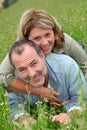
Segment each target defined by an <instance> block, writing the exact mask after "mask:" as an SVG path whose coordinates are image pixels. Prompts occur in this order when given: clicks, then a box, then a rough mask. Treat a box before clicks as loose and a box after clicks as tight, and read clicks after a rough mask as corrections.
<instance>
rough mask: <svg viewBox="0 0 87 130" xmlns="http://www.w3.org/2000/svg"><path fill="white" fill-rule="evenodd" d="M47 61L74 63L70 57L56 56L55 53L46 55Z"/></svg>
mask: <svg viewBox="0 0 87 130" xmlns="http://www.w3.org/2000/svg"><path fill="white" fill-rule="evenodd" d="M46 59H47V60H54V59H56V60H61V61H74V60H73V59H72V58H71V57H70V56H68V55H65V54H56V53H52V52H51V53H49V54H48V55H46Z"/></svg>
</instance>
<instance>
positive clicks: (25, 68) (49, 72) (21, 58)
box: [8, 40, 87, 124]
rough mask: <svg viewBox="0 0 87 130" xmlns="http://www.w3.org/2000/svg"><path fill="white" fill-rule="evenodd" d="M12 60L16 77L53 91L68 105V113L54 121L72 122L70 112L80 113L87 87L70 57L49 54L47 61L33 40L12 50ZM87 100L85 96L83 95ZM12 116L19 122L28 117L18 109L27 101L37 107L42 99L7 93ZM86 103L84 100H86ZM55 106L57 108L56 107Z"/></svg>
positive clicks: (66, 107) (20, 42) (18, 42)
mask: <svg viewBox="0 0 87 130" xmlns="http://www.w3.org/2000/svg"><path fill="white" fill-rule="evenodd" d="M9 58H10V62H11V64H12V66H13V67H14V70H15V71H16V75H17V76H18V77H20V78H21V79H22V80H24V81H25V82H26V86H25V87H27V83H30V84H31V85H33V86H34V87H42V86H45V87H51V88H53V89H54V90H55V91H57V92H58V93H59V95H58V96H57V98H59V99H60V100H62V101H63V102H66V101H67V100H70V102H68V103H67V104H66V103H65V104H64V108H65V109H66V111H67V112H68V113H61V114H59V115H55V116H54V117H53V119H52V121H58V122H60V123H62V124H65V123H68V122H69V121H70V115H69V112H71V111H72V110H80V109H81V106H80V103H79V97H81V90H82V89H84V90H85V91H84V94H85V93H86V94H87V86H86V81H85V78H84V75H83V74H82V72H81V70H80V68H79V66H78V65H77V64H76V62H75V61H74V60H73V59H71V58H70V57H69V56H66V55H63V54H60V55H59V54H54V53H50V54H48V55H46V59H45V56H44V54H43V53H42V51H41V49H40V48H39V47H38V46H37V45H36V44H35V43H34V42H32V41H31V40H20V41H17V42H15V43H14V45H13V46H12V48H11V50H10V53H9ZM84 96H85V95H84ZM8 97H9V101H10V108H11V115H12V117H13V118H14V119H15V120H17V119H18V118H21V117H22V116H23V115H26V113H27V110H26V109H24V110H23V109H22V108H19V104H22V105H24V102H25V101H27V102H29V103H30V105H33V104H35V103H36V102H37V101H38V100H39V97H38V96H35V95H31V94H30V98H28V94H21V93H16V92H12V93H8ZM83 102H84V100H83ZM55 105H56V104H55Z"/></svg>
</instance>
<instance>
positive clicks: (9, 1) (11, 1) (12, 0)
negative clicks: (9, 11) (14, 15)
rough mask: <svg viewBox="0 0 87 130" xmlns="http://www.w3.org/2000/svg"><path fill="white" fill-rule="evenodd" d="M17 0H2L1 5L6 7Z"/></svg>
mask: <svg viewBox="0 0 87 130" xmlns="http://www.w3.org/2000/svg"><path fill="white" fill-rule="evenodd" d="M16 1H17V0H4V1H3V3H2V5H3V8H7V7H9V6H10V5H11V4H13V3H14V2H16Z"/></svg>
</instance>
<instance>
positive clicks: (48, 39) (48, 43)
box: [28, 28, 55, 54]
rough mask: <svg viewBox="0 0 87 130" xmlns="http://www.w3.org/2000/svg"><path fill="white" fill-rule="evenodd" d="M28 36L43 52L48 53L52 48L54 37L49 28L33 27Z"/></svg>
mask: <svg viewBox="0 0 87 130" xmlns="http://www.w3.org/2000/svg"><path fill="white" fill-rule="evenodd" d="M28 38H29V39H30V40H32V41H34V42H35V43H36V44H37V45H39V46H40V48H41V49H42V51H43V53H44V54H48V53H50V52H51V51H52V49H53V46H54V42H55V37H54V32H53V30H51V29H48V30H45V29H42V28H33V29H32V30H31V31H30V35H29V37H28Z"/></svg>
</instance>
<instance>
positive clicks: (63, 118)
mask: <svg viewBox="0 0 87 130" xmlns="http://www.w3.org/2000/svg"><path fill="white" fill-rule="evenodd" d="M52 121H53V122H54V121H58V122H59V123H60V124H67V123H69V122H70V115H69V114H67V113H60V114H59V115H55V116H53V118H52Z"/></svg>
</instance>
